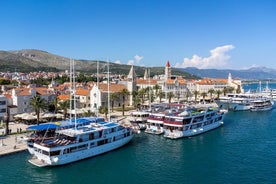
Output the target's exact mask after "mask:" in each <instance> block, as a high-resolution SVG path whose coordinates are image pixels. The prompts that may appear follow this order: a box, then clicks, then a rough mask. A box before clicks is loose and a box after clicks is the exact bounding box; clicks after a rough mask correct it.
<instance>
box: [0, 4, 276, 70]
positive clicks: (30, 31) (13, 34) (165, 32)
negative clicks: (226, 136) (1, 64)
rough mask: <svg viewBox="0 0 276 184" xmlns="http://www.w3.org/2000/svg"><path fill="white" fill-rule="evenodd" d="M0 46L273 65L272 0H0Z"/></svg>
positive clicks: (85, 55) (203, 63) (204, 63)
mask: <svg viewBox="0 0 276 184" xmlns="http://www.w3.org/2000/svg"><path fill="white" fill-rule="evenodd" d="M0 10H1V16H0V22H1V27H0V50H6V51H8V50H19V49H40V50H44V51H48V52H51V53H54V54H57V55H61V56H65V57H71V58H75V59H91V60H96V59H99V60H107V59H108V60H109V61H111V62H117V63H122V64H127V63H128V64H134V65H142V66H164V65H165V63H166V61H167V60H169V61H170V62H171V65H172V66H177V67H187V66H194V67H198V68H217V69H246V68H250V67H252V66H265V67H269V68H275V69H276V62H275V61H276V59H275V58H276V50H275V49H276V1H274V0H189V1H188V0H129V1H120V0H117V1H115V0H1V1H0Z"/></svg>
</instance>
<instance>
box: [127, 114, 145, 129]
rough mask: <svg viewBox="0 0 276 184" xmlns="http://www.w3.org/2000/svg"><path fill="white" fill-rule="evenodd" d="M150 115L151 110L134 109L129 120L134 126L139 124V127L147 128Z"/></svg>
mask: <svg viewBox="0 0 276 184" xmlns="http://www.w3.org/2000/svg"><path fill="white" fill-rule="evenodd" d="M148 117H149V112H146V111H134V112H132V113H131V114H130V117H129V121H130V123H131V124H132V126H137V129H139V130H145V129H146V122H147V119H148Z"/></svg>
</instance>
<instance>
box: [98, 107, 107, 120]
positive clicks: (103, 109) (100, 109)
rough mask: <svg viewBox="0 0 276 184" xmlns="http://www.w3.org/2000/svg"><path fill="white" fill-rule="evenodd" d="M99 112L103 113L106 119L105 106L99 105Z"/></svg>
mask: <svg viewBox="0 0 276 184" xmlns="http://www.w3.org/2000/svg"><path fill="white" fill-rule="evenodd" d="M99 112H100V113H101V114H104V115H105V119H106V120H107V114H108V108H107V107H103V106H101V107H100V108H99Z"/></svg>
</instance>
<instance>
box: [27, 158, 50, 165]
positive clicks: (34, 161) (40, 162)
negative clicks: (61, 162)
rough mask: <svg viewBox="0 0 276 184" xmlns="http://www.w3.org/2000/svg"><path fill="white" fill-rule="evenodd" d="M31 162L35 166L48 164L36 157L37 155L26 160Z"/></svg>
mask: <svg viewBox="0 0 276 184" xmlns="http://www.w3.org/2000/svg"><path fill="white" fill-rule="evenodd" d="M28 161H29V162H30V163H31V164H33V165H35V166H37V167H46V166H48V165H49V164H47V163H46V162H44V161H42V160H40V159H38V158H37V157H32V158H31V159H30V160H28Z"/></svg>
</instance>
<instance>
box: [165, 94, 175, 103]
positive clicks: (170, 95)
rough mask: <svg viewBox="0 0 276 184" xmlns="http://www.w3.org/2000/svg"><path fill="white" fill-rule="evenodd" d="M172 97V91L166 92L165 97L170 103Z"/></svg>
mask: <svg viewBox="0 0 276 184" xmlns="http://www.w3.org/2000/svg"><path fill="white" fill-rule="evenodd" d="M172 97H174V95H173V93H172V92H169V93H168V94H167V98H168V99H169V103H171V100H172Z"/></svg>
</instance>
